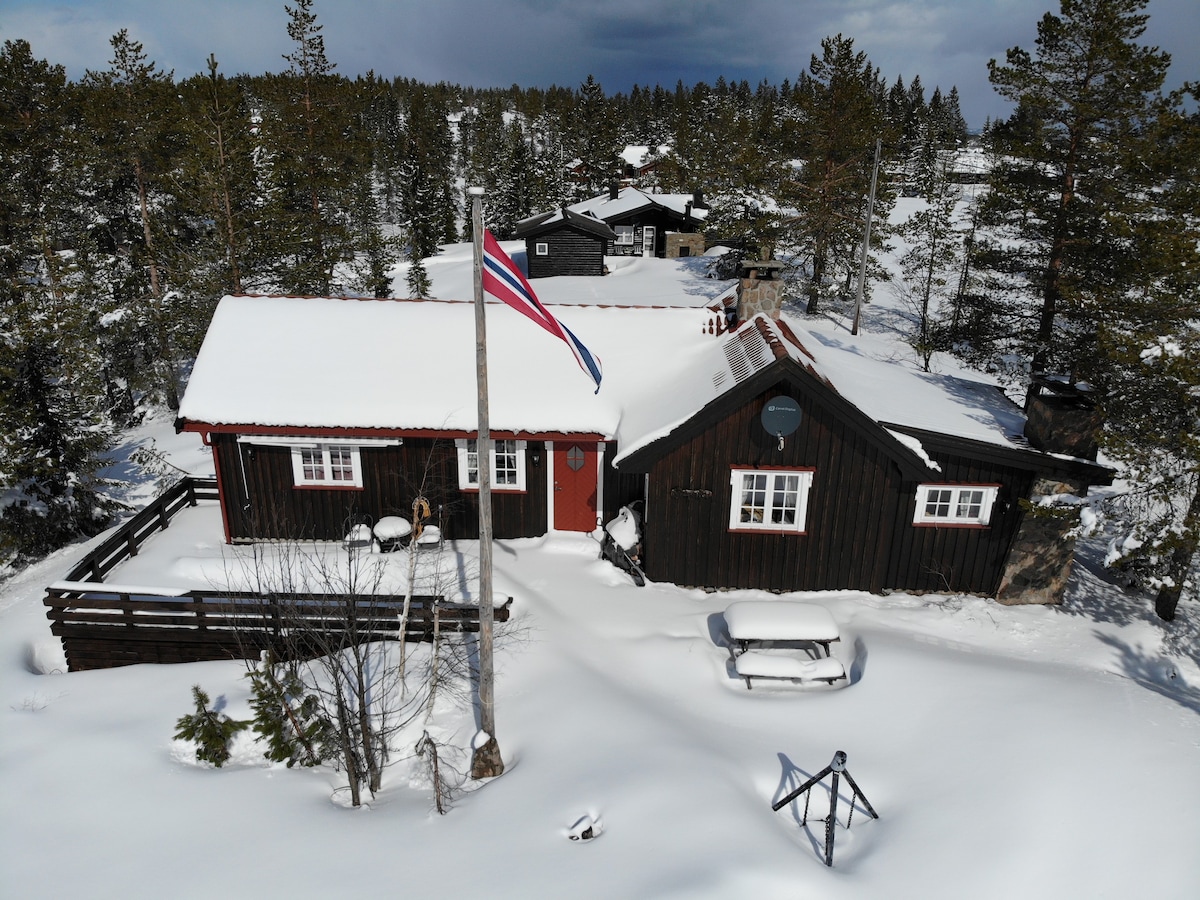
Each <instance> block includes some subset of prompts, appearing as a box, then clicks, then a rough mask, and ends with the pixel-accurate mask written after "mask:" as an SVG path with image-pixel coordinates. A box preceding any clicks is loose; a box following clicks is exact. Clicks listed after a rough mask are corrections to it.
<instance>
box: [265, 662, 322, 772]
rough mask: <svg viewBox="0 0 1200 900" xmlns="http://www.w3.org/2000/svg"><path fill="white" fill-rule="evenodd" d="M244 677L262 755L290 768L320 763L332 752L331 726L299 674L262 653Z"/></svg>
mask: <svg viewBox="0 0 1200 900" xmlns="http://www.w3.org/2000/svg"><path fill="white" fill-rule="evenodd" d="M246 677H247V678H249V679H250V690H251V694H252V696H251V699H250V708H251V709H252V710H254V724H253V726H252V727H253V729H254V732H255V734H257V735H258V736H259V737H260V738H261V739H262V740H263V741H264V742H265V743H266V745H267V746H266V749H265V750H264V751H263V756H265V757H266V758H267V759H269V760H271V762H281V763H287V767H288V768H289V769H290V768H292V766H295V765H297V764H299V765H300V766H302V767H311V766H319V765H320V764H321V763H323V762H324V761H325V760H326V759H327V758H328V757H329V756H330V755H331V750H332V749H333V746H332V744H333V741H334V737H335V736H334V734H333V725H332V723H330V721H329V720H328V719H327V718H325V716H324V715H323V714H322V710H321V703H320V698H318V697H317V696H315V695H314V694H311V693H309V692H308V689H307V687H306V686H305V684H304V680H303V679H302V678H301V677H300V675H299V673H298V672H297V671H296V670H295V669H294V668H291V667H288V666H281V665H278V664H277V663H275V662H274V661H273V660H272V659H271V658H270V654H265V658H264V659H263V661H262V662H261V663H260V664H259V665H258V666H257V667H256V668H254V669H251V670H250V671H249V672H247V673H246Z"/></svg>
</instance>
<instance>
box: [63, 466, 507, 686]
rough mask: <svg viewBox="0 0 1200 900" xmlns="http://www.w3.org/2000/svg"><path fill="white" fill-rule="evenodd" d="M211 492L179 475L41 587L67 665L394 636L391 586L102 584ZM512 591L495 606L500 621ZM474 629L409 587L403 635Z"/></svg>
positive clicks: (204, 656)
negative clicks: (369, 589)
mask: <svg viewBox="0 0 1200 900" xmlns="http://www.w3.org/2000/svg"><path fill="white" fill-rule="evenodd" d="M210 499H211V500H215V499H217V494H216V482H215V481H213V480H211V479H198V478H186V479H184V480H183V481H181V482H180V483H178V484H176V485H174V486H173V487H172V488H170V489H169V490H168V491H166V492H165V493H164V494H163V495H162V496H161V497H159V498H158V499H157V500H155V501H154V502H153V503H151V504H150V505H149V506H147V507H146V508H145V509H144V510H142V511H141V512H139V513H138V514H137V515H136V516H134V517H133V518H132V519H130V520H129V521H128V522H127V523H125V525H123V526H121V527H120V528H119V529H118V530H117V531H116V532H115V533H114V534H113V535H112V536H111V537H109V538H108V539H107V540H106V541H104V543H102V544H101V545H100V546H99V547H97V548H96V549H95V550H93V551H92V552H91V553H89V554H88V555H87V556H86V557H85V558H84V559H83V560H81V561H80V562H79V564H78V565H76V566H75V567H74V568H73V569H71V571H70V573H68V575H67V580H66V581H61V582H56V583H55V584H53V585H51V586H50V587H48V588H47V589H46V597H45V600H44V603H45V605H46V607H47V610H46V616H47V618H49V619H50V622H51V625H50V630H51V632H52V633H53V634H55V635H56V636H57V637H59V638H60V639H61V640H62V642H63V649H64V651H65V652H66V657H67V666H68V668H69V670H70V671H72V672H78V671H83V670H86V669H105V668H111V667H113V666H125V665H132V664H134V663H176V662H200V661H204V660H215V659H255V658H257V657H258V656H259V654H260V653H262V651H263V650H271V651H272V652H273V653H274V654H275V655H277V656H279V657H285V656H287V655H293V656H294V655H299V654H305V655H315V654H318V653H324V652H329V650H330V649H331V648H336V647H338V646H345V645H347V644H349V643H361V642H365V641H375V640H395V639H396V638H397V637H398V636H399V629H400V618H401V614H402V612H403V609H404V597H403V596H399V595H365V594H356V595H355V594H351V595H345V594H319V593H303V594H301V593H278V592H276V593H254V592H245V591H201V590H194V591H184V590H180V591H178V592H172V591H171V590H169V589H162V588H145V587H133V586H125V585H118V584H106V583H104V581H103V579H104V576H105V575H107V574H108V573H109V572H111V571H112V569H113V568H114V567H116V566H117V565H119V564H120V563H122V562H124V561H125V560H127V559H129V557H131V556H136V555H137V552H138V548H139V547H140V546H141V545H142V544H143V543H144V542H145V541H146V539H147V538H148V537H150V536H151V535H153V534H155V533H157V532H158V531H161V530H162V529H165V528H167V527H168V526H169V525H170V522H171V519H172V518H174V516H176V515H178V513H179V512H180V511H182V510H183V509H185V508H187V507H189V506H194V505H195V504H196V502H197V501H198V500H210ZM511 603H512V598H511V597H509V598H508V601H507V602H506V603H505V604H504V606H503V607H500V608H498V609H496V610H495V619H496V621H498V622H504V621H507V619H508V615H509V607H510V605H511ZM478 630H479V609H478V608H477V607H473V606H463V605H458V604H449V603H446V602H444V600H443V598H441V597H433V596H415V597H412V598H410V609H409V618H408V621H407V626H406V628H405V635H406V637H407V638H409V639H412V640H430V639H432V638H433V636H434V634H435V632H475V631H478Z"/></svg>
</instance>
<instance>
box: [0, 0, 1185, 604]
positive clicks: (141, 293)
mask: <svg viewBox="0 0 1200 900" xmlns="http://www.w3.org/2000/svg"><path fill="white" fill-rule="evenodd" d="M1145 5H1146V3H1145V2H1144V0H1062V2H1061V6H1060V8H1059V9H1058V11H1056V12H1047V13H1046V14H1045V16H1044V17H1043V18H1042V19H1041V21H1040V22H1039V23H1038V26H1037V35H1038V36H1037V40H1036V43H1035V45H1034V46H1031V47H1016V48H1013V49H1011V50H1009V51H1008V53H1007V55H1006V58H1005V59H1003V60H992V61H991V62H987V61H986V60H980V66H981V67H982V66H984V65H986V66H987V68H988V73H989V78H990V80H991V83H992V85H993V87H994V89H995V90H996V91H997V92H998V94H999V95H1000V96H1001V97H1003V98H1004V99H1005V100H1007V101H1010V102H1011V104H1012V109H1013V112H1012V113H1011V115H1010V116H1009V117H1008V118H1007V119H1004V120H999V121H994V122H989V123H988V124H987V126H986V127H985V128H984V130H983V132H982V133H981V134H977V135H969V134H968V130H967V125H966V122H965V121H964V119H963V116H962V114H961V112H960V110H959V103H958V94H957V91H956V90H955V89H954V87H953V86H944V87H943V86H933V85H930V86H926V85H924V84H922V82H921V80H920V78H919V77H914V78H913V79H912V80H911V81H910V82H909V83H907V84H905V83H904V81H903V80H902V79H901V78H899V77H897V78H896V79H895V80H894V81H892V80H889V79H888V78H887V77H886V75H885V73H881V72H880V71H879V70H878V69H877V68H876V67H874V66H873V65H872V63H871V61H870V60H869V59H868V58H867V56H866V54H865V53H863V52H861V51H860V50H858V49H857V48H856V47H855V44H854V41H853V38H852V37H850V36H845V35H836V36H831V37H827V38H825V39H824V40H822V41H821V42H820V44H819V46H818V47H815V48H797V59H798V62H797V68H798V69H799V71H798V73H797V76H796V78H795V80H794V81H784V82H783V83H781V84H770V83H767V82H765V81H764V82H762V83H760V84H757V85H750V84H748V83H746V82H745V81H742V82H739V83H729V82H726V81H725V80H724V79H717V81H716V82H715V83H714V84H706V83H697V84H691V85H685V84H683V83H682V82H679V83H677V84H675V85H673V86H662V85H654V86H638V85H635V86H633V87H632V88H630V89H628V90H627V91H622V90H617V91H606V90H605V87H604V86H603V85H601V84H600V83H598V82H597V81H595V80H594V79H593V78H591V77H590V76H589V77H588V78H587V80H586V81H585V82H583V83H582V84H580V85H578V86H571V87H549V88H545V89H542V88H525V87H519V86H517V85H513V86H512V87H511V88H507V89H477V88H472V87H466V86H460V85H451V84H445V83H439V84H423V83H420V82H417V81H414V80H410V79H405V78H396V79H392V80H386V79H383V78H380V77H377V76H375V75H374V74H372V73H368V74H366V75H364V76H358V77H353V78H350V77H346V76H344V75H342V74H339V72H338V69H337V65H336V63H335V61H332V60H330V59H328V58H327V57H326V53H325V48H324V43H323V40H322V36H321V25H320V23H319V22H318V19H317V15H316V12H315V11H314V8H313V2H312V0H296V2H295V3H294V4H290V5H288V6H287V7H285V9H286V12H287V20H288V26H287V29H288V36H289V38H290V41H291V47H292V52H291V53H289V54H288V55H287V56H286V57H285V58H284V59H283V60H282V61H281V62H280V65H279V68H280V71H278V72H276V73H267V74H261V75H246V74H236V75H234V74H230V73H227V72H225V71H223V70H222V68H221V64H220V60H219V59H217V58H216V57H215V56H210V57H209V60H208V66H207V71H205V72H204V73H202V74H197V75H194V76H190V77H187V78H176V76H175V74H174V73H173V72H164V71H161V70H160V69H159V68H158V66H157V65H156V64H155V62H154V61H153V60H151V59H149V58H148V57H147V54H146V53H145V52H144V50H143V47H142V45H141V44H140V43H138V42H137V41H135V40H133V39H132V38H131V37H130V36H129V34H128V33H127V32H126V31H124V30H122V31H120V32H118V33H117V34H116V35H114V36H113V37H112V39H111V46H112V59H111V62H110V64H109V67H108V68H107V69H104V70H103V71H90V72H88V73H87V75H86V76H85V77H84V78H82V79H80V80H79V81H70V80H68V79H67V77H66V74H65V71H64V69H63V67H62V66H60V65H57V64H55V63H54V62H53V61H51V60H43V59H39V58H38V57H37V55H36V52H35V48H32V47H31V46H30V44H29V43H28V42H26V41H24V40H19V39H18V40H9V41H6V42H5V43H4V45H3V51H2V53H0V267H2V271H3V281H2V283H0V573H3V572H5V571H8V572H11V571H12V570H13V568H14V567H16V566H20V565H23V564H26V563H28V562H30V561H32V560H35V559H38V558H40V557H42V556H44V555H45V554H47V553H49V552H51V551H53V550H54V549H56V548H58V547H60V546H62V545H64V544H65V543H67V542H69V541H72V540H75V539H77V538H79V537H81V536H89V535H94V534H97V533H99V532H100V531H101V530H103V529H105V528H106V527H108V526H109V525H110V524H111V523H112V521H113V519H114V516H117V515H119V514H120V513H121V512H122V510H121V509H120V507H119V505H118V504H116V503H115V502H114V501H113V500H112V499H110V492H109V491H108V487H109V485H107V484H106V483H105V481H104V479H103V478H102V477H101V473H102V472H103V470H104V467H105V465H106V456H105V454H106V451H107V450H108V449H109V448H110V447H111V446H112V444H113V442H114V441H115V439H116V438H117V436H118V435H119V434H120V433H121V432H122V431H123V430H125V429H128V428H130V427H131V426H133V425H135V424H136V423H137V422H139V421H140V419H141V418H142V417H144V416H145V415H147V413H148V412H149V411H151V410H154V409H160V408H164V407H165V408H168V409H173V408H175V407H177V405H178V402H179V397H180V394H181V392H182V390H183V386H184V385H185V384H186V379H187V373H188V368H189V365H190V361H191V360H192V359H193V358H194V356H195V354H196V352H197V350H198V348H199V345H200V341H201V339H202V338H203V335H204V332H205V328H206V327H207V324H208V321H209V318H210V316H211V314H212V311H213V309H214V307H215V305H216V302H217V301H218V300H219V299H220V297H221V296H223V295H225V294H228V293H276V294H280V293H281V294H296V295H318V296H324V295H334V296H337V295H366V296H376V297H385V296H412V297H420V296H428V294H429V292H430V284H429V280H428V277H427V275H426V273H425V269H424V267H423V265H422V263H421V261H422V260H424V259H427V258H429V257H432V256H435V255H436V254H437V253H438V248H439V245H442V244H446V243H451V242H456V241H464V240H469V239H470V237H471V236H470V234H468V233H467V231H466V229H467V226H466V217H465V216H464V209H465V202H464V194H465V189H466V186H468V185H479V186H482V187H484V188H485V190H486V192H487V204H486V218H487V222H488V227H489V228H490V229H491V230H492V231H493V232H494V233H495V234H496V236H497V237H498V238H500V239H502V240H503V239H505V238H509V237H511V235H512V230H513V228H514V226H515V225H516V223H517V222H518V221H519V220H520V219H522V218H524V217H526V216H529V215H531V214H533V213H536V212H540V211H546V210H551V209H554V208H556V207H559V206H562V205H564V204H567V203H571V202H574V201H576V200H580V199H584V198H588V197H594V196H596V195H598V194H601V193H603V192H605V191H607V190H608V189H609V186H610V185H611V184H612V183H614V182H616V181H618V180H619V179H622V178H628V177H632V178H633V181H632V183H633V184H635V185H636V186H637V187H640V188H642V189H643V190H647V191H667V192H692V191H702V192H703V197H704V200H705V202H706V203H707V204H708V205H709V207H710V213H709V219H708V223H709V224H708V228H707V232H708V242H709V244H710V245H712V244H722V245H725V246H729V247H732V248H735V249H736V251H737V253H738V254H739V255H755V256H758V255H761V256H762V258H768V257H772V256H773V257H777V258H779V259H782V260H784V261H785V263H786V264H787V269H786V278H787V281H788V290H789V296H790V298H791V301H792V304H793V308H794V309H796V310H797V311H801V312H803V313H804V314H808V315H819V314H822V313H823V312H824V311H825V310H826V309H828V308H830V307H834V308H837V307H838V305H839V304H844V303H845V302H846V301H847V300H848V299H851V298H853V297H854V295H855V293H856V290H857V289H858V284H857V282H858V279H859V271H860V243H861V240H862V234H863V221H864V218H865V216H866V208H867V197H868V191H869V186H870V183H871V177H872V171H873V168H874V157H875V148H876V145H877V144H878V146H879V147H880V148H881V159H880V170H879V179H878V181H879V189H878V192H877V195H876V198H875V211H874V217H875V222H876V226H875V228H874V229H873V231H872V239H871V242H872V248H873V249H874V250H876V251H879V250H880V249H882V248H883V247H885V246H887V245H888V243H889V241H890V240H893V239H895V238H896V237H902V238H903V239H904V241H905V245H906V246H907V247H908V248H909V249H908V250H907V252H906V254H905V255H904V257H903V258H902V260H901V263H902V268H903V272H902V274H901V275H900V276H899V283H897V281H896V279H894V278H892V276H890V275H889V273H888V272H887V271H886V270H885V269H884V268H883V267H882V266H881V265H880V264H879V263H878V262H877V261H876V260H874V259H873V258H868V260H867V264H866V266H865V273H866V275H865V283H864V285H863V287H864V289H865V291H866V293H867V295H868V296H869V295H870V292H871V290H872V289H874V290H876V291H878V290H881V289H882V283H883V282H884V281H886V280H888V279H889V278H892V280H893V283H892V284H890V285H888V288H887V289H889V290H893V289H894V290H897V291H901V292H902V293H903V295H904V296H905V297H906V299H907V301H908V306H910V307H911V309H912V310H913V316H912V320H911V333H910V334H909V335H908V336H907V339H908V341H909V343H910V344H911V346H912V348H913V350H914V352H915V356H916V359H917V361H918V364H922V365H924V366H925V367H926V368H929V367H930V365H931V364H935V363H936V354H955V355H958V356H960V357H962V358H963V359H965V360H967V361H969V362H970V363H971V364H972V365H974V366H976V367H978V368H979V369H981V370H985V371H989V372H992V373H993V374H996V375H998V376H1000V377H1001V379H1002V380H1003V381H1004V382H1005V383H1006V384H1008V385H1010V386H1011V388H1012V391H1013V393H1014V394H1015V395H1019V394H1020V392H1021V391H1022V390H1024V389H1025V387H1026V386H1027V385H1028V384H1029V383H1030V381H1031V379H1032V378H1033V377H1034V376H1035V375H1048V376H1061V377H1063V378H1065V379H1069V380H1070V381H1071V382H1075V383H1079V382H1084V383H1086V384H1087V385H1090V386H1091V388H1092V389H1093V390H1094V392H1095V396H1096V397H1097V399H1098V401H1099V405H1100V407H1101V410H1102V412H1103V414H1104V418H1105V428H1104V433H1103V437H1102V449H1101V452H1102V453H1103V454H1104V458H1105V460H1107V461H1108V462H1109V463H1111V464H1114V465H1116V466H1118V467H1119V468H1120V472H1121V477H1122V479H1123V489H1122V490H1120V491H1118V492H1115V493H1114V494H1113V495H1112V496H1111V497H1109V498H1107V499H1106V501H1105V508H1104V510H1103V513H1104V515H1105V517H1106V518H1107V527H1109V528H1110V530H1111V534H1112V536H1113V552H1112V554H1111V557H1112V559H1111V563H1112V565H1113V566H1114V567H1116V568H1117V569H1119V570H1120V571H1121V573H1122V577H1123V578H1125V579H1127V580H1128V583H1129V584H1130V585H1131V586H1133V587H1136V588H1139V589H1143V590H1145V591H1147V594H1148V596H1149V597H1150V598H1152V599H1153V602H1155V605H1156V609H1157V611H1158V613H1159V615H1160V616H1161V617H1162V618H1164V619H1171V618H1172V617H1173V616H1174V611H1175V608H1176V605H1177V603H1178V602H1179V601H1180V599H1181V598H1185V597H1186V598H1190V599H1195V598H1196V596H1197V593H1198V587H1197V583H1196V582H1197V576H1196V574H1195V567H1196V563H1197V560H1198V558H1200V554H1198V553H1197V552H1196V551H1197V546H1198V543H1200V285H1198V283H1197V282H1198V279H1200V249H1198V248H1200V171H1197V169H1198V168H1200V115H1198V113H1197V100H1198V99H1200V97H1198V93H1200V84H1198V83H1197V82H1195V81H1193V82H1188V83H1185V84H1184V86H1183V87H1182V88H1180V89H1178V90H1175V91H1171V92H1168V91H1165V90H1164V83H1165V81H1166V77H1167V74H1168V70H1169V66H1170V60H1169V58H1168V57H1167V55H1166V54H1164V53H1162V52H1160V51H1158V50H1157V48H1154V47H1150V46H1147V45H1145V44H1144V43H1142V41H1141V38H1142V35H1143V32H1144V29H1145V24H1146V21H1147V16H1146V13H1145ZM809 53H811V59H810V61H809V63H808V65H807V66H803V63H802V60H803V57H804V56H806V55H808V54H809ZM627 145H640V146H644V147H647V148H648V153H649V157H648V158H649V160H650V161H652V162H654V163H656V165H655V166H653V167H652V169H651V171H650V172H649V173H648V174H645V175H640V176H639V175H637V174H636V173H630V172H628V171H627V170H626V164H625V162H624V160H623V159H622V158H621V155H620V154H621V151H622V150H623V149H624V148H625V147H626V146H627ZM968 145H971V146H972V147H973V148H974V149H975V151H976V154H977V155H981V156H982V157H983V158H985V159H986V163H987V164H986V165H985V166H983V167H982V168H983V172H982V174H981V175H980V176H979V179H978V180H979V181H980V182H981V183H979V184H974V185H971V189H970V190H967V189H966V186H965V185H964V184H963V181H964V177H963V173H962V171H961V169H960V167H958V166H956V164H955V161H956V160H957V159H958V158H959V156H960V152H961V151H962V150H963V149H964V148H965V147H967V146H968ZM901 194H903V195H907V196H912V197H919V198H922V199H924V200H925V201H926V204H925V206H924V207H923V209H922V211H921V212H920V213H918V214H917V215H914V216H913V217H911V218H910V219H908V221H907V222H905V223H904V224H903V225H902V226H899V227H900V229H901V231H900V233H899V234H895V233H890V232H889V231H888V229H887V228H886V227H880V226H879V223H881V222H886V220H887V212H888V210H889V209H890V206H891V204H892V203H893V202H894V201H895V198H896V197H897V196H899V195H901ZM401 260H407V261H409V262H411V266H409V267H408V269H407V272H408V275H407V278H406V280H405V282H404V283H399V284H397V283H393V282H392V280H391V278H390V273H391V272H392V271H393V267H394V265H395V263H397V262H398V261H401ZM1189 573H1191V580H1190V581H1189Z"/></svg>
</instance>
